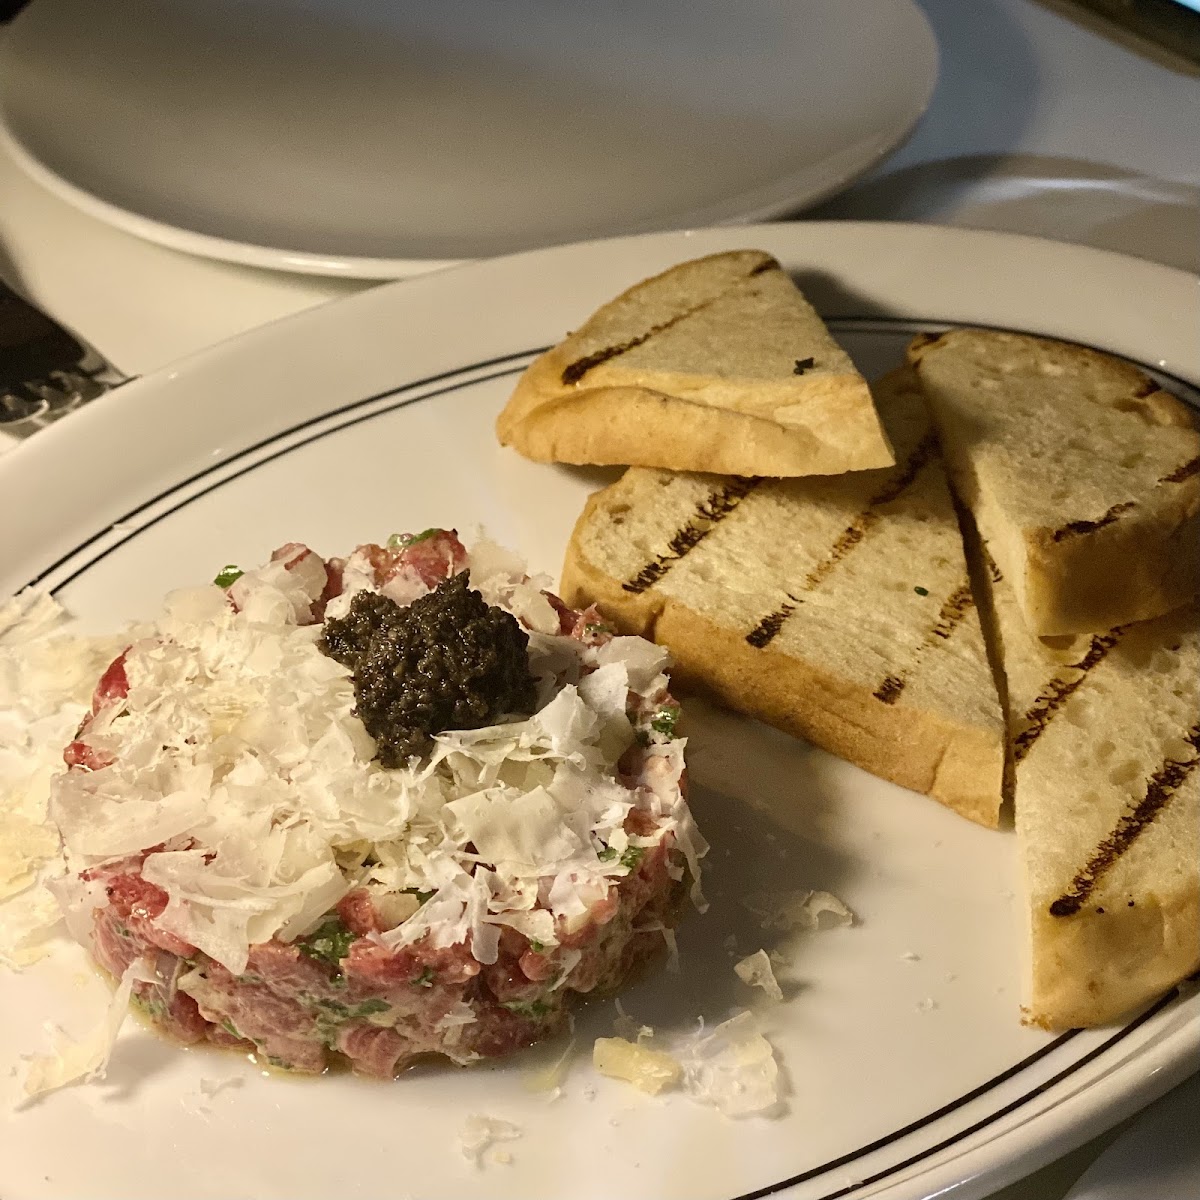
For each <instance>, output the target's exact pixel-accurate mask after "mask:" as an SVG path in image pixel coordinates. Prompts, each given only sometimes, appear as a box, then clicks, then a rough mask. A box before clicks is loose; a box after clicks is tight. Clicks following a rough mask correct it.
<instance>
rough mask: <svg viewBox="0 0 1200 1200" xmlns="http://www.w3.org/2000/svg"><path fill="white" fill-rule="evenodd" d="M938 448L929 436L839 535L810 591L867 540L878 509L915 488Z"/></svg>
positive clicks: (813, 574)
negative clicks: (913, 485)
mask: <svg viewBox="0 0 1200 1200" xmlns="http://www.w3.org/2000/svg"><path fill="white" fill-rule="evenodd" d="M936 447H937V438H936V436H935V435H934V434H932V433H927V434H926V435H925V436H924V437H923V438H922V439H921V440H920V442H918V443H917V448H916V449H915V450H914V451H913V452H912V453H911V454H910V455H909V456H908V458H907V460H906V461H905V463H904V465H903V466H902V467H901V468H900V469H899V470H898V471H897V472H896V473H895V474H894V475H893V476H892V478H891V479H889V480H888V481H887V483H885V484H884V485H883V487H882V488H880V489H879V491H878V492H876V494H875V495H874V496H872V497H871V499H870V500H869V501H868V506H867V508H865V509H864V510H863V511H862V512H861V513H859V514H858V516H857V517H855V518H854V520H853V521H852V522H851V523H850V524H849V525H847V526H846V528H845V529H844V530H843V531H842V532H841V533H839V534H838V536H837V540H836V541H835V542H834V543H833V545H832V546H831V547H830V549H829V553H828V554H827V555H826V556H825V557H824V558H823V559H822V560H821V561H820V562H819V563H817V565H816V566H815V567H813V569H812V570H811V571H809V573H808V576H807V577H806V578H805V580H804V585H805V587H806V588H807V589H808V590H810V591H811V590H812V589H813V588H815V587H816V586H817V585H818V584H820V582H821V581H822V580H823V579H824V578H825V577H826V576H827V575H828V574H829V572H830V571H832V570H833V568H834V567H836V566H837V564H838V563H839V562H841V561H842V559H843V558H845V557H846V555H847V554H849V553H850V551H851V550H853V549H854V547H855V546H857V545H858V543H859V542H861V541H862V540H863V538H864V537H866V535H867V531H868V530H869V529H870V528H871V527H872V526H873V525H874V524H875V523H876V522H877V521H878V520H879V517H880V514H879V513H878V512H877V511H876V509H877V508H878V507H879V506H880V505H883V504H890V503H891V502H892V501H893V500H896V499H899V497H900V496H901V494H902V493H903V492H905V491H906V490H907V489H908V488H909V487H911V486H912V483H913V481H914V480H915V479H916V477H917V476H918V475H919V474H920V473H921V468H922V467H924V466H925V464H926V463H928V462H929V460H930V458H931V457H932V456H933V452H934V450H935V449H936Z"/></svg>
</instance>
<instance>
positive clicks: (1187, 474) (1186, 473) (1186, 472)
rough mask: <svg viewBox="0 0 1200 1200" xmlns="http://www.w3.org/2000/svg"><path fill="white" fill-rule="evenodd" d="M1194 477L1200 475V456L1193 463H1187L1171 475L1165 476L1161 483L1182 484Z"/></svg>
mask: <svg viewBox="0 0 1200 1200" xmlns="http://www.w3.org/2000/svg"><path fill="white" fill-rule="evenodd" d="M1193 475H1200V456H1197V457H1196V458H1193V459H1192V460H1191V462H1185V463H1184V464H1183V466H1182V467H1176V468H1175V470H1174V471H1172V472H1171V473H1170V475H1164V476H1163V477H1162V478H1161V479H1160V480H1159V481H1158V482H1159V483H1182V482H1183V481H1184V480H1185V479H1191V477H1192V476H1193Z"/></svg>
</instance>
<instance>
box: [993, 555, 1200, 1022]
mask: <svg viewBox="0 0 1200 1200" xmlns="http://www.w3.org/2000/svg"><path fill="white" fill-rule="evenodd" d="M988 567H989V569H988V570H987V571H986V572H985V573H984V575H985V578H986V579H987V586H988V592H989V595H988V597H987V599H986V600H985V602H984V603H983V604H982V605H981V611H982V613H983V615H984V618H985V623H986V624H987V625H988V627H989V630H988V631H989V633H990V635H991V638H992V641H993V643H994V645H995V646H996V647H997V649H998V651H999V654H1000V657H1001V660H1002V662H1003V670H1004V676H1005V682H1006V687H1005V689H1004V690H1005V695H1006V703H1007V709H1008V722H1009V729H1010V735H1011V743H1012V759H1013V779H1014V785H1015V786H1014V806H1015V819H1016V829H1017V840H1018V845H1019V849H1020V855H1021V860H1022V865H1023V867H1024V870H1023V881H1024V892H1025V896H1024V898H1025V903H1026V906H1027V913H1028V921H1029V949H1030V954H1029V964H1028V974H1027V985H1026V1003H1025V1008H1024V1014H1025V1019H1026V1020H1027V1021H1028V1022H1030V1023H1032V1024H1036V1025H1040V1026H1042V1027H1044V1028H1047V1029H1071V1028H1076V1027H1080V1026H1092V1025H1102V1024H1106V1023H1107V1022H1110V1021H1114V1020H1117V1019H1119V1018H1121V1017H1124V1016H1126V1015H1127V1014H1129V1013H1130V1012H1131V1011H1133V1010H1134V1009H1136V1008H1137V1007H1139V1006H1140V1005H1142V1004H1145V1003H1146V1002H1147V1001H1149V1000H1152V999H1153V998H1154V997H1155V996H1157V995H1159V994H1161V993H1162V992H1163V991H1165V990H1167V989H1168V988H1170V987H1172V986H1173V985H1174V984H1176V983H1178V982H1179V981H1180V980H1181V979H1183V978H1185V977H1186V976H1188V975H1190V974H1191V973H1192V972H1194V971H1195V970H1196V969H1197V968H1200V854H1198V853H1197V833H1198V830H1200V608H1198V607H1197V606H1196V605H1190V606H1187V607H1184V608H1182V609H1178V610H1176V611H1175V612H1172V613H1168V614H1166V615H1165V616H1162V617H1158V618H1156V619H1155V620H1153V621H1142V622H1138V623H1136V624H1133V625H1128V626H1124V627H1122V628H1120V629H1114V630H1111V631H1109V632H1107V633H1100V634H1083V635H1079V636H1077V637H1057V638H1049V639H1048V638H1039V637H1036V636H1035V635H1034V634H1033V633H1032V631H1031V630H1030V629H1029V627H1028V626H1027V624H1026V622H1025V619H1024V615H1023V614H1022V612H1021V608H1020V605H1019V604H1018V602H1017V597H1016V593H1015V590H1014V589H1013V588H1012V586H1011V585H1010V584H1009V582H1008V581H1007V579H1006V578H1005V577H1004V575H1003V573H1002V571H1001V570H1000V569H999V568H998V567H997V566H996V565H995V563H991V562H989V563H988Z"/></svg>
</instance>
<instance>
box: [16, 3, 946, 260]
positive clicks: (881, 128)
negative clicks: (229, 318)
mask: <svg viewBox="0 0 1200 1200" xmlns="http://www.w3.org/2000/svg"><path fill="white" fill-rule="evenodd" d="M936 75H937V47H936V42H935V40H934V37H933V34H932V32H931V30H930V28H929V26H928V24H927V22H926V20H925V18H924V16H923V15H922V13H921V11H920V9H919V8H917V6H916V5H915V4H914V3H913V2H912V0H855V2H854V3H853V4H847V3H845V0H740V2H739V3H738V4H728V3H726V2H725V0H660V2H658V3H655V4H652V5H647V4H640V3H637V2H636V0H589V2H588V3H581V2H572V3H568V2H566V0H508V2H506V3H504V4H497V3H495V2H494V0H442V2H439V3H438V4H393V3H388V2H387V0H205V3H204V4H195V3H191V2H189V0H159V2H158V3H156V4H153V5H147V4H144V3H140V2H139V0H106V3H104V4H97V3H96V2H95V0H34V2H33V3H32V4H31V5H30V6H29V7H28V8H27V9H26V10H25V11H24V12H22V13H21V14H20V15H19V16H18V17H17V18H16V20H14V22H13V23H12V26H11V28H10V29H9V31H8V34H7V36H6V38H5V43H4V46H3V54H2V58H0V129H2V132H3V136H4V140H5V141H6V142H7V143H8V145H9V147H10V149H11V150H12V152H13V154H14V155H15V156H16V158H17V161H18V162H19V163H20V164H21V165H22V166H23V167H24V168H25V169H26V170H27V171H28V172H29V173H31V174H32V175H34V176H35V178H37V179H38V180H39V181H40V182H41V183H43V184H45V185H46V186H47V187H49V188H50V189H51V190H53V191H55V192H56V193H58V194H59V195H60V196H63V197H64V198H66V199H67V200H69V201H71V202H72V203H74V204H76V205H77V206H79V207H80V208H83V209H85V210H86V211H88V212H90V213H92V214H93V215H95V216H98V217H100V218H101V219H103V220H106V221H109V222H111V223H113V224H115V225H119V226H121V227H122V228H124V229H126V230H128V231H130V232H132V233H135V234H138V235H140V236H142V237H146V238H149V239H151V240H153V241H157V242H160V243H163V244H165V245H168V246H172V247H174V248H176V249H180V250H185V251H188V252H191V253H196V254H204V255H209V256H213V257H217V258H224V259H229V260H232V261H236V262H243V263H248V264H251V265H255V266H263V267H273V268H281V269H287V270H293V271H308V272H315V273H324V274H346V275H351V276H359V277H363V278H386V277H393V276H398V275H405V274H412V273H415V272H418V271H421V270H427V269H430V268H432V267H436V266H441V265H444V264H445V263H447V262H448V261H454V260H459V259H464V258H479V257H487V256H493V255H498V254H504V253H508V252H511V251H515V250H520V249H525V248H529V247H534V246H540V245H547V244H554V243H559V242H566V241H572V240H576V239H580V238H590V237H599V236H606V235H609V234H616V233H626V232H639V231H645V230H653V229H659V228H665V227H669V226H670V227H679V226H701V225H710V224H724V223H731V222H739V221H749V220H756V219H761V218H764V217H771V216H777V215H780V214H782V213H785V212H788V211H791V210H794V209H796V208H797V207H799V206H802V205H804V204H809V203H812V202H815V201H816V200H818V199H821V198H823V197H825V196H828V195H830V194H832V193H833V192H835V191H837V190H839V189H840V188H842V187H844V186H845V185H846V184H847V183H849V182H850V181H851V180H852V179H853V178H854V177H855V176H857V175H859V174H861V173H862V172H863V171H865V170H866V169H867V168H869V167H870V166H871V165H872V164H873V163H875V162H876V161H878V160H879V159H880V158H881V157H882V156H883V155H885V154H886V153H887V152H888V151H889V150H891V149H892V148H893V147H894V146H896V145H897V144H898V143H899V142H900V141H901V140H902V139H903V138H904V137H905V136H906V135H907V133H908V132H909V130H910V129H911V128H912V126H913V125H914V124H915V122H916V121H917V119H918V118H919V117H920V115H921V113H922V112H923V111H924V109H925V106H926V105H927V103H928V101H929V97H930V94H931V92H932V90H933V85H934V82H935V80H936Z"/></svg>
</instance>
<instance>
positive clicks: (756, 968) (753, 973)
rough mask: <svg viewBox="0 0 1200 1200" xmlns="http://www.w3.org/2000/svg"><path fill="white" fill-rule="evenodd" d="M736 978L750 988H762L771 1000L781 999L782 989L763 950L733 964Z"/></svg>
mask: <svg viewBox="0 0 1200 1200" xmlns="http://www.w3.org/2000/svg"><path fill="white" fill-rule="evenodd" d="M733 969H734V971H735V972H736V973H737V977H738V978H739V979H740V980H741V981H742V982H743V983H746V984H749V986H750V987H757V988H762V990H763V991H764V992H766V993H767V995H768V996H770V998H771V999H772V1000H782V999H783V989H782V988H781V987H780V986H779V981H778V980H777V979H776V978H775V972H774V970H772V968H771V959H770V958H769V956H768V955H767V952H766V951H765V950H758V951H755V953H753V954H751V955H748V956H747V957H746V958H743V959H741V960H740V961H739V962H736V963H734V964H733Z"/></svg>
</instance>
